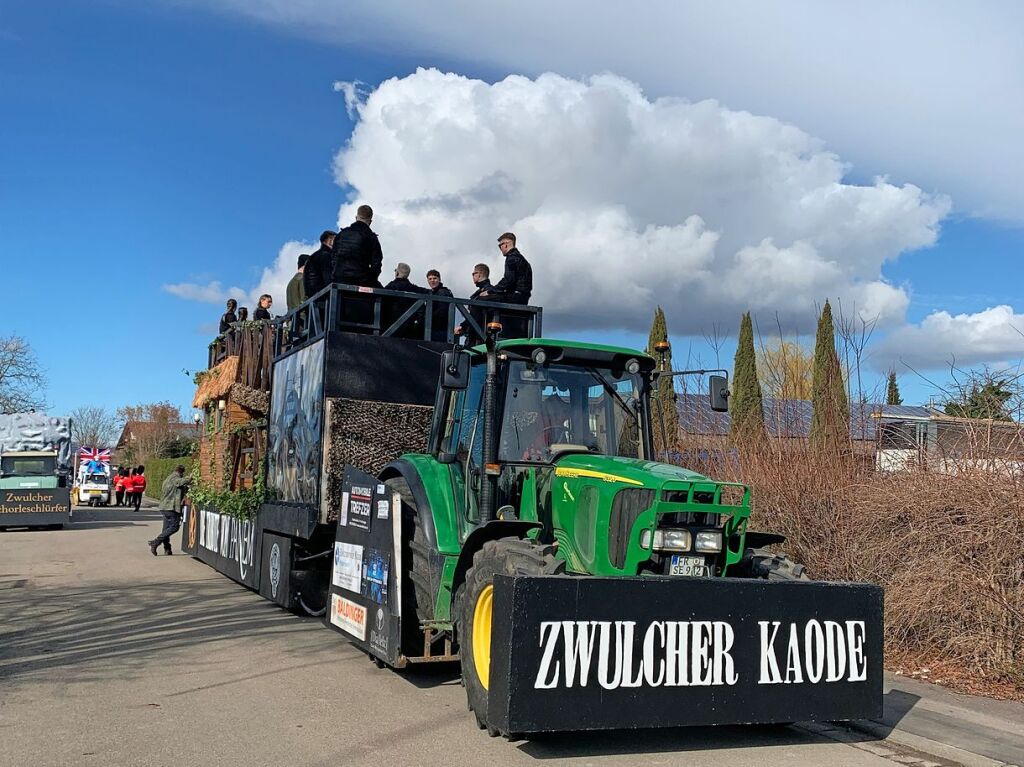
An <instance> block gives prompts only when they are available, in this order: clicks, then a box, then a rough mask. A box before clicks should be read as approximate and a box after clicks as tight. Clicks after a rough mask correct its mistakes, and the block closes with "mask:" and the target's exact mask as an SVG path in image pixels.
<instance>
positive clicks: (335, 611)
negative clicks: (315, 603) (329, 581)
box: [331, 594, 366, 640]
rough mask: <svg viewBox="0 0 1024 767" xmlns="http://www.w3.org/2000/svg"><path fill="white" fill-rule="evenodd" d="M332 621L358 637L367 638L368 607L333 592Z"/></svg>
mask: <svg viewBox="0 0 1024 767" xmlns="http://www.w3.org/2000/svg"><path fill="white" fill-rule="evenodd" d="M331 623H333V624H334V625H335V626H337V627H338V628H340V629H341V630H342V631H346V632H348V633H349V634H351V635H352V636H354V637H355V638H356V639H360V640H365V639H366V608H365V607H363V606H362V605H358V604H356V603H355V602H353V601H352V600H350V599H345V597H343V596H339V595H338V594H331Z"/></svg>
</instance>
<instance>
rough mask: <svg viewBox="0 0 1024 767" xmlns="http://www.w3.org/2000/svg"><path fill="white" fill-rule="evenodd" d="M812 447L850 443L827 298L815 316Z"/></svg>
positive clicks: (846, 403)
mask: <svg viewBox="0 0 1024 767" xmlns="http://www.w3.org/2000/svg"><path fill="white" fill-rule="evenodd" d="M810 436H811V447H813V448H814V449H816V450H827V451H830V452H837V453H839V452H845V451H846V450H848V449H849V445H850V403H849V400H848V399H847V398H846V388H845V387H844V386H843V372H842V368H841V367H840V365H839V355H838V354H836V336H835V328H834V326H833V324H832V307H831V306H830V305H829V303H828V301H825V306H824V308H823V309H822V310H821V316H820V317H819V318H818V333H817V337H816V338H815V341H814V380H813V381H812V383H811V435H810Z"/></svg>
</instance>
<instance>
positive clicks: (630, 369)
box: [626, 357, 640, 376]
mask: <svg viewBox="0 0 1024 767" xmlns="http://www.w3.org/2000/svg"><path fill="white" fill-rule="evenodd" d="M626 372H627V373H629V374H630V375H633V376H635V375H636V374H637V373H639V372H640V362H639V361H638V360H637V359H636V358H633V357H631V358H630V359H628V360H626Z"/></svg>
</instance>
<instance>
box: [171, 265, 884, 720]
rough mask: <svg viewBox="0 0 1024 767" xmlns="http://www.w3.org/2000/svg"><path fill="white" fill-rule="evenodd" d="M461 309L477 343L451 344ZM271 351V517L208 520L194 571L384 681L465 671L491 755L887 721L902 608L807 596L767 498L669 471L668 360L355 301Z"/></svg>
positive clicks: (494, 307)
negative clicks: (665, 420)
mask: <svg viewBox="0 0 1024 767" xmlns="http://www.w3.org/2000/svg"><path fill="white" fill-rule="evenodd" d="M396 305H397V309H396V308H395V307H396ZM456 310H458V311H460V312H461V313H462V314H463V315H464V316H465V317H466V319H465V320H464V321H463V322H464V324H466V325H468V326H469V327H470V328H471V330H472V332H474V333H475V334H476V336H477V338H478V339H482V343H480V344H479V345H476V346H474V347H472V348H470V349H460V348H457V347H455V346H453V343H452V341H453V338H454V336H453V333H452V328H453V327H454V323H455V318H456V315H455V312H456ZM439 314H441V315H444V316H446V317H447V323H446V331H447V339H446V340H445V341H444V342H440V341H438V342H435V341H430V340H428V339H430V338H432V337H436V335H435V334H433V333H432V329H431V327H430V326H431V324H432V321H433V318H435V317H437V316H438V315H439ZM510 326H511V327H515V328H516V329H517V330H518V332H517V333H516V335H517V336H522V337H516V338H510V339H503V338H502V328H503V327H506V328H507V327H510ZM410 327H411V328H412V330H411V331H410ZM257 332H259V333H262V334H263V337H264V338H265V339H271V338H272V348H270V347H268V348H267V349H264V350H263V351H262V352H259V353H260V354H263V355H264V356H265V357H267V358H268V359H270V358H272V378H271V381H272V384H271V385H269V390H270V396H269V408H268V410H269V417H268V428H267V432H268V434H267V436H266V439H265V457H263V458H261V459H260V460H261V462H262V465H263V467H264V469H263V470H264V472H265V474H264V477H265V484H266V491H267V497H268V500H267V501H266V502H265V503H263V504H262V506H261V507H260V508H259V510H258V512H257V513H256V514H255V516H254V517H252V518H250V519H237V518H235V517H231V516H228V515H224V514H221V513H220V512H219V511H218V510H217V509H215V508H191V509H189V510H188V511H187V512H186V518H185V520H184V525H183V532H182V548H183V549H184V550H185V551H187V552H189V553H191V554H193V555H194V556H196V557H198V558H199V559H201V560H202V561H204V562H207V563H208V564H210V565H212V566H214V567H215V568H216V569H218V570H219V571H221V572H222V573H224V574H226V575H228V576H229V577H231V578H233V579H235V580H237V581H239V582H241V583H243V584H245V585H246V586H248V587H249V588H251V589H254V590H257V591H259V592H260V593H261V594H262V595H263V596H265V597H266V598H267V599H270V600H272V601H274V602H276V603H277V604H279V605H281V606H282V607H285V608H288V609H291V610H295V611H298V612H306V613H311V614H322V615H323V620H324V623H325V625H326V626H327V627H329V628H331V629H333V630H335V631H337V632H339V633H341V634H342V635H343V636H344V637H345V638H346V639H348V640H349V641H351V642H353V643H354V644H355V645H357V646H358V647H359V648H361V649H362V650H364V651H365V652H366V653H368V654H369V655H370V657H371V658H373V659H374V660H375V662H377V663H378V665H381V666H383V665H387V666H391V667H393V668H402V667H404V666H407V665H409V664H416V663H426V662H438V661H451V662H455V661H458V662H460V663H461V668H462V677H463V682H464V685H465V688H466V692H467V696H468V703H469V708H470V709H471V711H472V712H473V714H474V715H475V718H476V721H477V723H478V725H479V726H480V727H482V728H486V729H487V730H488V731H489V732H490V733H491V734H494V735H496V734H499V733H500V734H504V735H506V736H511V735H520V734H522V735H526V734H530V733H537V732H544V731H567V730H591V729H622V728H645V727H660V726H681V725H706V724H739V723H780V722H794V721H809V720H848V719H859V718H870V717H876V716H879V715H880V714H881V708H882V666H883V657H882V600H883V595H882V590H881V589H880V588H879V587H877V586H874V585H870V584H852V583H825V582H815V581H812V580H810V579H808V578H807V575H806V574H805V573H804V569H803V567H802V566H800V565H797V564H795V563H793V562H792V561H791V560H789V559H788V558H786V557H785V556H782V555H780V554H775V553H771V552H769V551H768V550H767V549H766V548H764V547H765V546H767V545H770V544H773V543H779V542H781V541H782V540H783V539H782V538H781V537H780V536H774V535H770V534H766V533H758V532H754V531H751V530H748V522H749V516H750V493H749V490H748V489H747V488H746V487H744V486H742V485H737V484H733V483H725V482H716V481H714V480H712V479H709V478H707V477H704V476H701V475H699V474H697V473H694V472H691V471H687V470H686V469H683V468H681V467H679V466H674V465H669V464H665V463H659V462H656V461H655V460H653V455H654V446H653V440H652V432H653V424H652V410H651V396H652V392H654V391H655V390H656V382H657V379H658V377H659V376H660V375H664V374H668V373H669V372H670V371H661V370H659V369H658V367H659V365H658V360H656V359H654V358H653V357H651V356H649V355H647V354H645V353H643V352H640V351H636V350H632V349H625V348H618V347H611V346H605V345H600V344H591V343H580V342H575V341H558V340H553V339H547V338H544V337H543V336H542V335H541V311H540V309H538V308H533V307H522V306H505V305H499V304H493V303H490V304H489V303H485V302H470V301H466V300H462V299H446V298H439V297H433V296H429V295H426V296H410V295H409V294H401V293H392V292H389V291H382V290H374V291H370V292H367V290H366V289H357V288H352V287H347V286H338V285H334V286H330V287H328V288H326V289H325V290H324V291H322V292H321V293H320V294H318V295H317V296H315V297H314V298H313V299H311V300H310V301H308V302H307V303H306V304H304V305H303V306H302V307H300V308H299V309H298V310H296V312H294V313H293V314H291V315H289V316H287V317H285V318H283V319H282V320H278V321H277V322H276V323H275V324H274V325H273V326H272V329H266V328H264V329H262V330H258V331H257ZM401 335H406V336H409V335H418V336H419V338H415V337H414V338H408V337H405V338H402V337H399V336H401ZM267 343H270V341H269V340H268V341H267ZM243 346H244V344H243ZM236 348H241V347H239V346H238V345H237V344H236ZM251 348H253V344H251V343H250V349H251ZM268 349H269V350H268ZM243 354H244V351H243ZM229 359H230V358H229V357H228V358H226V359H225V355H224V354H223V353H215V352H213V351H211V367H213V368H216V367H217V366H219V365H222V364H224V362H226V361H229ZM218 360H222V361H219V362H218ZM244 367H245V364H244V363H243V364H239V365H236V369H237V370H241V369H242V368H244ZM251 367H252V366H250V368H251ZM230 377H231V376H230V375H229V376H228V378H230ZM264 379H266V376H264ZM264 383H265V384H266V381H265V380H264ZM222 388H223V387H222ZM710 390H711V393H710V396H711V397H712V405H713V407H715V408H717V409H724V406H725V397H726V396H727V391H726V389H725V380H724V378H721V377H713V378H712V379H711V380H710ZM222 408H223V404H222V403H220V402H218V403H216V404H214V403H213V401H212V400H211V401H210V402H208V403H207V414H208V418H209V417H214V416H215V414H216V412H217V410H218V409H222ZM210 435H211V436H208V437H207V439H215V435H216V431H215V430H213V431H211V432H210ZM257 442H258V439H257ZM236 463H237V462H236ZM250 473H252V472H250Z"/></svg>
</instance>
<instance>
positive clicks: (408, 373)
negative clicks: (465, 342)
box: [275, 331, 450, 405]
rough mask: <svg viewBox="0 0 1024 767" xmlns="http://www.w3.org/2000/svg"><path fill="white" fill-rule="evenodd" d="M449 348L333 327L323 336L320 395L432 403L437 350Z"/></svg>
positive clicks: (445, 345)
mask: <svg viewBox="0 0 1024 767" xmlns="http://www.w3.org/2000/svg"><path fill="white" fill-rule="evenodd" d="M448 348H450V346H449V345H448V344H443V343H431V342H428V341H410V340H405V339H400V338H390V337H382V336H365V335H357V334H355V333H342V332H340V331H332V332H330V333H328V334H327V363H326V370H325V379H326V380H325V383H324V396H326V397H347V398H348V399H362V400H371V401H374V402H396V403H401V404H405V405H433V404H434V395H435V393H436V390H437V374H438V370H439V369H440V364H441V352H442V351H444V350H445V349H448ZM275 383H276V380H275Z"/></svg>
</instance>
